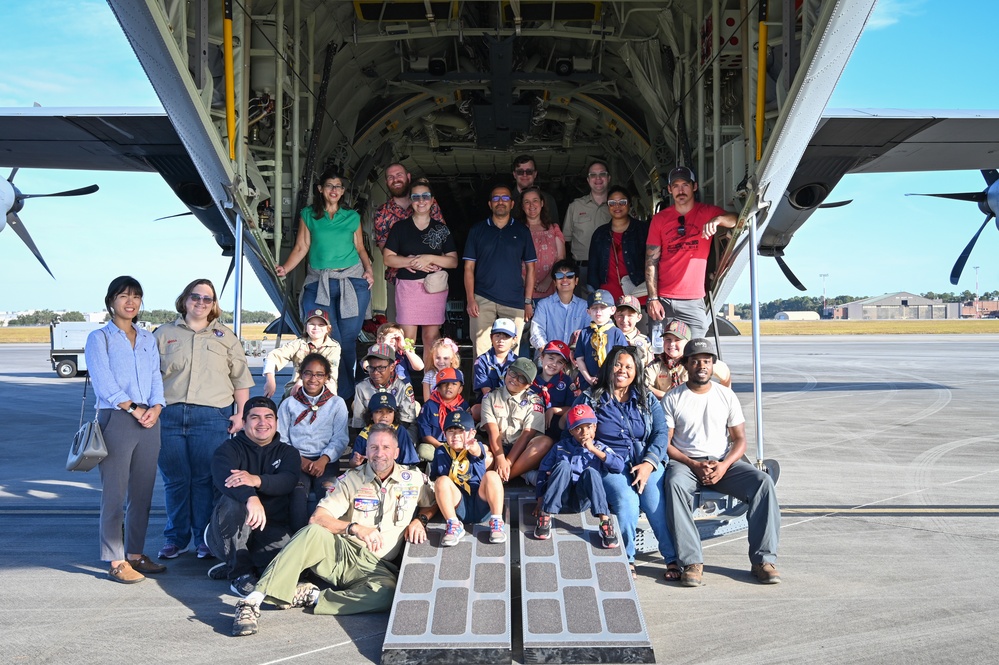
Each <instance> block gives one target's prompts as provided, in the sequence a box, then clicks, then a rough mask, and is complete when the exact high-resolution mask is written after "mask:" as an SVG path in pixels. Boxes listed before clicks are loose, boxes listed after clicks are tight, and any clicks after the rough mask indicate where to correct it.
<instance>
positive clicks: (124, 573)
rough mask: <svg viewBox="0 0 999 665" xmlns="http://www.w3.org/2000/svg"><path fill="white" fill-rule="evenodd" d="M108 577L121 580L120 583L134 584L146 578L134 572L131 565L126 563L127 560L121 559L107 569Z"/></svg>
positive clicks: (117, 580)
mask: <svg viewBox="0 0 999 665" xmlns="http://www.w3.org/2000/svg"><path fill="white" fill-rule="evenodd" d="M108 577H110V578H111V579H113V580H114V581H115V582H121V583H122V584H135V583H136V582H141V581H142V580H144V579H146V578H145V576H144V575H142V574H141V573H137V572H135V569H134V568H132V566H130V565H128V561H122V562H121V563H119V564H118V565H117V566H115V567H114V568H112V569H110V570H109V571H108Z"/></svg>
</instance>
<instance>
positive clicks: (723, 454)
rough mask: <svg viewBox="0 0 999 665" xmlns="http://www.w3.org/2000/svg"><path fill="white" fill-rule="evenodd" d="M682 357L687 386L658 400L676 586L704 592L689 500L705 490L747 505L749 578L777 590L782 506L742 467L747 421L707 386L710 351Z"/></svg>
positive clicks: (705, 346) (691, 349)
mask: <svg viewBox="0 0 999 665" xmlns="http://www.w3.org/2000/svg"><path fill="white" fill-rule="evenodd" d="M683 357H684V362H685V364H686V368H687V375H688V379H687V383H685V384H684V385H682V386H679V387H678V388H676V389H675V390H672V391H671V392H669V393H667V394H666V397H664V398H663V410H664V411H665V412H666V425H667V426H668V427H669V446H668V447H667V450H666V453H667V455H668V456H669V465H668V467H667V469H666V478H665V490H666V525H667V527H668V529H669V532H670V535H671V536H672V537H673V543H674V544H675V545H676V554H677V559H678V561H679V564H680V566H681V568H682V570H683V572H682V574H681V576H680V584H682V585H683V586H687V587H698V586H701V585H702V584H703V582H702V579H701V578H702V576H703V573H704V557H703V554H702V551H701V537H700V534H699V533H698V531H697V525H696V524H695V523H694V515H693V509H692V506H693V495H694V493H695V492H696V491H697V490H698V489H700V488H703V487H708V488H710V489H712V490H714V491H716V492H720V493H722V494H727V495H729V496H733V497H735V498H737V499H739V500H740V501H744V502H745V503H746V504H747V505H748V507H749V513H748V518H749V560H750V562H751V563H752V571H751V572H752V575H753V576H754V577H755V578H756V579H757V580H758V581H759V582H761V583H763V584H778V583H780V574H779V573H778V572H777V568H776V565H775V564H776V562H777V544H778V541H779V540H780V506H778V505H777V494H776V491H775V490H774V484H773V481H772V480H771V478H770V476H769V475H767V474H766V473H764V472H763V471H760V470H759V469H757V468H756V467H755V466H753V465H752V464H750V463H748V462H746V461H744V460H743V459H742V456H743V454H744V453H745V452H746V426H745V421H746V419H745V418H744V417H743V415H742V407H741V406H740V404H739V400H738V398H736V396H735V393H734V392H732V390H731V389H730V388H726V387H725V386H722V385H720V384H718V383H714V382H712V381H711V374H712V370H713V368H714V362H715V360H716V359H717V357H718V354H717V352H716V351H715V347H714V344H713V343H712V342H711V341H709V340H707V339H703V338H697V339H692V340H690V342H688V343H687V346H686V348H685V349H684V356H683ZM729 440H731V444H730V443H729Z"/></svg>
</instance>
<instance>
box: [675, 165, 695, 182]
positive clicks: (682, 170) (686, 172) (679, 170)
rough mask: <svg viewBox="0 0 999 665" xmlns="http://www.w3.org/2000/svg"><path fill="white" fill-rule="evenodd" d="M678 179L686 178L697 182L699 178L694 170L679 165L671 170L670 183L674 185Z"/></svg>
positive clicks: (688, 180)
mask: <svg viewBox="0 0 999 665" xmlns="http://www.w3.org/2000/svg"><path fill="white" fill-rule="evenodd" d="M677 180H686V181H687V182H689V183H695V182H697V178H695V177H694V172H693V171H691V170H690V169H689V168H687V167H686V166H678V167H676V168H675V169H673V170H672V171H670V172H669V184H671V185H672V184H673V183H674V182H676V181H677Z"/></svg>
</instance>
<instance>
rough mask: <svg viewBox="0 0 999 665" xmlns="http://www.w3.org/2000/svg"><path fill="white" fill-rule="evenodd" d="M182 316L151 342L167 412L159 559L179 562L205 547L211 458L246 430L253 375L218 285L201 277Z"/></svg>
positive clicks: (187, 294)
mask: <svg viewBox="0 0 999 665" xmlns="http://www.w3.org/2000/svg"><path fill="white" fill-rule="evenodd" d="M176 307H177V312H178V313H179V314H180V316H179V317H177V320H175V321H173V322H172V323H164V324H163V325H162V326H160V327H159V328H157V329H156V332H154V333H153V336H154V337H155V338H156V344H157V346H158V347H159V352H160V371H161V372H162V373H163V395H164V397H165V399H166V404H167V406H166V408H165V409H163V413H162V414H161V415H160V427H161V428H162V432H161V444H160V456H159V467H160V475H161V476H162V477H163V490H164V501H165V503H166V511H167V523H166V527H165V528H164V529H163V537H164V540H165V541H166V542H165V543H164V544H163V548H162V549H160V552H159V557H160V558H161V559H175V558H176V557H177V556H179V555H180V554H183V553H184V552H186V551H188V549H189V548H190V547H191V546H192V545H193V546H194V547H195V548H196V549H197V553H198V558H199V559H205V558H208V557H210V556H212V553H211V551H210V550H209V549H208V546H207V545H206V544H205V542H204V533H205V527H207V526H208V521H209V520H210V519H211V516H212V504H213V501H214V488H213V487H212V470H211V462H212V456H213V455H214V454H215V449H216V448H218V447H219V445H220V444H221V443H222V442H223V441H225V440H226V439H227V438H228V437H229V435H230V433H234V432H238V431H239V430H241V429H242V428H243V404H244V403H245V402H246V400H247V399H248V398H249V396H250V388H252V387H253V383H254V381H253V377H252V376H250V368H249V367H248V366H247V364H246V353H245V352H244V351H243V345H242V343H240V341H239V338H238V337H236V335H235V334H234V333H233V332H232V331H231V330H229V328H227V327H225V326H224V325H222V322H221V321H219V316H220V315H221V314H222V310H221V309H220V308H219V304H218V298H217V296H216V293H215V286H214V285H213V284H212V283H211V282H210V281H209V280H207V279H196V280H194V281H193V282H191V283H190V284H188V285H187V286H186V287H184V291H183V293H181V294H180V296H179V297H178V298H177V302H176Z"/></svg>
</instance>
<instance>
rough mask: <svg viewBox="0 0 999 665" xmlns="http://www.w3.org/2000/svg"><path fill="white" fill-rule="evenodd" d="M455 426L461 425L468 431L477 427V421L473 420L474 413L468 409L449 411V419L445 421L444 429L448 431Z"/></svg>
mask: <svg viewBox="0 0 999 665" xmlns="http://www.w3.org/2000/svg"><path fill="white" fill-rule="evenodd" d="M455 427H460V428H461V429H463V430H465V431H466V432H469V431H471V430H473V429H475V421H474V420H472V414H470V413H469V412H468V411H452V412H451V413H449V414H448V416H447V420H445V421H444V430H445V431H447V430H449V429H454V428H455Z"/></svg>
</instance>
